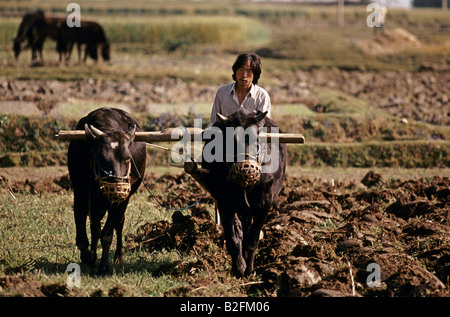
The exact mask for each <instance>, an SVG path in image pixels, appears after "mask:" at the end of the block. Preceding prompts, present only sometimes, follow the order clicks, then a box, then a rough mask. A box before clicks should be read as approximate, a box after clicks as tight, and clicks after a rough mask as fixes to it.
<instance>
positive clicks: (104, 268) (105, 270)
mask: <svg viewBox="0 0 450 317" xmlns="http://www.w3.org/2000/svg"><path fill="white" fill-rule="evenodd" d="M110 274H111V268H110V266H109V264H107V263H106V264H100V266H99V267H98V271H97V275H110Z"/></svg>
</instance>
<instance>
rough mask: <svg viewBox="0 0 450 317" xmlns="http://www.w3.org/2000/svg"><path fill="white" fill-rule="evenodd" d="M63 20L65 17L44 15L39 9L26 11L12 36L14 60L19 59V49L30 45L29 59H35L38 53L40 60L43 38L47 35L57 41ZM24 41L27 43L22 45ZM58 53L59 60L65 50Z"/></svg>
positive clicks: (21, 49)
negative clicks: (15, 33) (14, 34)
mask: <svg viewBox="0 0 450 317" xmlns="http://www.w3.org/2000/svg"><path fill="white" fill-rule="evenodd" d="M65 21H66V19H65V18H62V17H45V15H44V11H42V10H41V9H38V10H36V11H32V12H28V13H26V14H25V15H24V17H23V18H22V22H21V23H20V25H19V28H18V30H17V35H16V37H15V38H14V44H13V51H14V57H15V58H16V60H17V59H19V55H20V53H21V51H23V50H25V49H27V48H28V47H31V60H32V61H35V60H36V58H37V56H38V54H39V58H40V60H41V62H42V61H43V56H42V49H43V46H44V42H45V40H46V39H47V37H48V36H49V37H50V38H51V39H53V40H55V41H57V39H58V29H59V28H60V26H61V25H62V24H64V23H65ZM25 41H28V43H27V45H26V46H24V47H22V43H23V42H25ZM58 53H59V59H60V60H61V59H62V54H64V53H65V51H64V50H62V51H60V50H58Z"/></svg>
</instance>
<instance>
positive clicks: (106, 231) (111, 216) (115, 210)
mask: <svg viewBox="0 0 450 317" xmlns="http://www.w3.org/2000/svg"><path fill="white" fill-rule="evenodd" d="M122 206H123V205H119V207H116V206H114V207H111V208H110V210H109V212H108V218H107V219H106V223H105V226H104V227H103V229H102V232H101V235H100V241H101V244H102V257H101V260H100V266H99V268H98V274H100V275H104V274H109V273H110V266H109V263H108V262H109V261H108V256H109V250H110V248H111V243H112V239H113V234H114V227H115V225H114V224H115V223H116V222H117V221H119V219H122V218H123V216H124V213H125V208H123V207H122ZM125 207H126V205H125Z"/></svg>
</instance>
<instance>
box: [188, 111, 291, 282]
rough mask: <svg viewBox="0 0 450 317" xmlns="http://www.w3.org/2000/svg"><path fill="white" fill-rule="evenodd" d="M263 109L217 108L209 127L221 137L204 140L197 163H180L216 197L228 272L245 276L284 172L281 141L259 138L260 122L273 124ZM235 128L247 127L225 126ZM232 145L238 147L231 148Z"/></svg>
mask: <svg viewBox="0 0 450 317" xmlns="http://www.w3.org/2000/svg"><path fill="white" fill-rule="evenodd" d="M266 115H267V112H264V113H263V112H260V111H258V112H248V111H245V110H240V111H238V112H236V113H234V114H232V115H230V116H228V117H225V116H223V115H220V114H218V121H217V122H216V123H215V124H214V125H213V129H216V130H217V129H218V130H220V132H221V133H220V134H217V135H222V137H221V138H223V139H222V142H220V138H219V139H217V137H218V136H216V137H215V138H214V139H212V140H207V141H206V142H205V145H204V147H203V155H202V169H198V168H197V164H196V163H194V162H186V163H185V171H186V172H187V173H189V174H191V175H192V176H193V178H194V179H196V180H197V181H198V182H199V183H200V184H202V185H203V186H204V187H205V188H206V189H207V190H208V191H209V192H210V194H211V195H212V196H213V197H214V198H215V199H216V201H217V207H218V210H219V214H220V219H221V222H222V225H223V229H224V233H225V241H226V246H227V249H228V253H229V254H230V255H231V258H232V273H233V274H234V275H236V276H238V277H242V276H248V275H249V274H251V273H252V271H253V266H254V259H255V254H256V250H257V248H258V244H259V235H260V231H261V229H262V226H263V224H264V222H265V220H266V217H267V215H268V213H269V211H270V209H271V208H272V206H273V205H274V203H275V201H276V199H277V197H278V195H279V193H280V191H281V189H282V186H283V181H284V176H285V168H286V145H285V144H276V143H271V144H268V143H266V144H260V142H259V135H258V131H259V129H260V128H261V127H264V128H266V129H267V130H269V131H268V132H271V131H272V130H273V129H274V128H278V127H277V125H276V124H275V122H274V121H273V120H271V119H270V118H268V117H266ZM236 128H241V129H243V131H249V133H248V135H246V133H244V134H243V135H242V134H241V133H237V134H236V133H235V134H233V135H229V133H228V132H227V130H228V129H235V130H237V129H236ZM206 131H207V130H205V133H206ZM252 139H253V141H251V140H252ZM218 140H219V141H218ZM255 142H256V143H257V146H255ZM213 144H214V145H213ZM236 146H237V147H238V148H240V149H241V150H240V151H239V150H238V151H236V152H235V151H234V149H235V147H236ZM213 150H214V151H213ZM213 152H214V153H213ZM234 153H236V154H234ZM263 158H264V160H263ZM267 159H270V162H269V161H268V160H267ZM271 167H273V168H271ZM205 170H208V172H205Z"/></svg>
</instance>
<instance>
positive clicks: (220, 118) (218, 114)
mask: <svg viewBox="0 0 450 317" xmlns="http://www.w3.org/2000/svg"><path fill="white" fill-rule="evenodd" d="M217 119H218V121H219V122H222V123H223V122H226V121H228V120H230V119H228V117H225V116H224V115H221V114H220V113H218V112H217Z"/></svg>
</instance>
